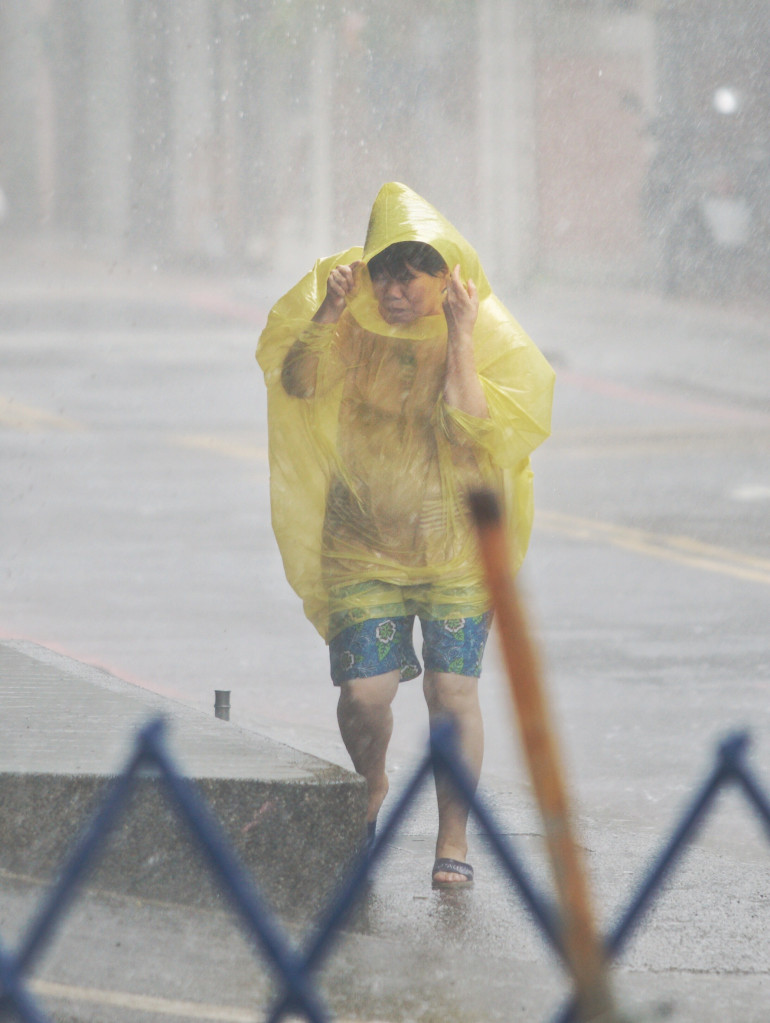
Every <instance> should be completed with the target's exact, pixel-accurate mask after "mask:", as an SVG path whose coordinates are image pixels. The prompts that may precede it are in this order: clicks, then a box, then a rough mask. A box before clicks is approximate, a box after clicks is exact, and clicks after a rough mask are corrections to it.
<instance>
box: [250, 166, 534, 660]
mask: <svg viewBox="0 0 770 1023" xmlns="http://www.w3.org/2000/svg"><path fill="white" fill-rule="evenodd" d="M403 241H421V242H426V243H428V244H429V245H431V246H433V248H435V249H436V250H437V251H438V252H439V253H440V254H441V256H442V257H443V258H444V261H445V262H446V264H447V266H448V267H449V269H450V270H451V269H452V268H453V267H455V266H456V265H457V264H458V263H459V265H460V272H461V276H462V279H463V281H467V280H468V279H469V278H471V279H473V281H474V282H475V284H476V287H477V289H478V295H479V313H478V318H477V321H476V325H475V328H474V332H473V344H474V357H475V364H476V371H477V373H478V376H479V379H480V381H481V385H482V388H483V391H484V395H485V397H486V401H487V406H488V409H489V418H484V419H479V418H476V417H474V416H470V415H467V414H466V413H464V412H462V411H460V410H459V409H456V408H452V407H451V406H450V405H448V404H447V403H446V402H445V400H444V397H443V382H444V365H445V360H446V346H447V324H446V319H445V317H444V316H443V314H442V315H438V316H426V317H423V318H422V319H419V320H417V321H416V322H414V323H411V324H408V325H391V324H389V323H387V322H386V321H385V320H384V319H383V318H382V316H381V315H380V313H379V309H378V303H377V300H376V299H375V296H374V293H373V290H372V285H371V281H370V280H369V276H368V273H367V270H366V268H365V267H364V268H363V269H362V272H361V274H360V280H359V282H358V286H357V290H356V291H355V293H354V294H353V295H352V296H351V297H349V298H348V300H347V308H346V309H345V311H344V312H343V314H342V316H341V317H340V319H339V321H338V322H337V323H336V324H325V325H321V324H316V323H312V322H311V319H312V317H313V315H314V313H315V312H316V310H317V309H318V307H319V306H320V305H321V303H322V301H323V299H324V297H325V295H326V280H327V277H328V276H329V274H330V272H331V271H332V269H333V268H334V267H335V266H338V265H342V264H350V263H352V262H353V261H355V260H361V259H362V260H363V261H364V262H365V263H366V262H368V260H370V259H371V258H372V257H373V256H375V255H377V254H378V253H379V252H382V251H383V249H385V248H387V247H388V246H389V245H392V244H394V243H395V242H403ZM298 339H301V340H302V341H303V342H304V343H305V345H306V349H305V350H306V351H307V352H309V353H312V355H313V356H316V357H317V370H316V374H315V382H314V388H313V389H312V390H311V391H310V392H309V395H308V396H306V397H294V396H291V395H289V394H288V393H287V392H286V390H285V389H284V386H283V384H282V380H281V373H282V368H283V364H284V360H285V358H286V355H287V353H288V351H289V349H290V348H291V347H292V345H293V344H294V343H295V341H297V340H298ZM257 359H258V361H259V364H260V366H261V367H262V369H263V371H264V374H265V381H266V384H267V390H268V422H269V456H270V486H271V506H272V521H273V528H274V530H275V535H276V538H277V540H278V545H279V547H280V550H281V555H282V557H283V563H284V568H285V570H286V576H287V578H288V580H289V582H290V584H291V585H292V586H293V588H294V589H295V590H296V592H297V593H298V594H299V596H300V597H301V598H302V601H303V603H304V608H305V613H306V614H307V617H308V618H309V619H310V621H311V622H312V623H313V624H314V625H315V627H316V628H317V629H318V631H319V632H320V634H321V635H322V636H323V637H324V638H325V639H326V640H327V641H328V640H329V639H331V638H332V636H333V635H334V634H335V633H336V632H339V631H340V630H341V628H343V627H344V626H345V625H346V624H348V623H349V622H350V621H357V620H362V619H364V618H380V617H387V616H388V615H389V614H391V613H393V612H392V603H391V601H392V592H393V591H392V586H393V585H396V586H399V587H408V588H409V589H408V590H407V591H406V592H408V594H409V595H410V596H413V597H415V598H416V600H417V605H418V606H423V605H429V606H430V607H432V608H434V609H437V608H438V609H441V610H440V613H435V614H429V615H428V616H429V617H451V615H452V609H460V608H462V613H463V614H480V613H481V612H483V611H485V610H486V609H487V608H488V607H489V601H488V597H487V594H486V590H485V586H484V582H483V576H482V570H481V566H480V561H479V558H478V553H477V549H476V539H475V534H474V531H473V527H472V524H471V521H470V518H469V512H468V507H467V502H466V495H467V492H468V490H469V489H471V488H473V487H474V486H478V485H480V484H484V485H487V486H492V487H493V488H494V489H495V490H496V491H497V492H498V494H499V495H500V496H501V498H502V500H503V502H504V507H505V514H506V521H507V524H508V532H509V537H510V542H511V550H512V557H513V561H514V565H513V568H514V570H515V569H517V568H518V567H519V565H520V564H521V562H522V560H523V558H524V554H525V552H526V549H527V544H528V542H529V535H530V530H531V526H532V512H533V506H532V473H531V469H530V464H529V455H530V452H531V451H533V449H534V448H536V447H537V446H538V444H540V443H541V442H542V441H543V440H544V439H545V438H546V437H547V436H548V434H549V432H550V418H551V400H552V392H553V379H554V374H553V371H552V369H551V367H550V366H549V365H548V363H547V362H546V360H545V359H544V358H543V356H542V355H541V354H540V352H539V351H538V350H537V348H536V347H535V346H534V344H533V343H532V342H531V341H530V339H529V338H528V337H527V335H526V334H525V333H524V331H523V330H522V329H521V327H520V326H519V325H518V324H517V323H516V321H515V320H514V319H513V317H512V316H511V314H510V313H509V312H508V311H507V310H506V308H505V307H504V306H503V305H502V303H501V302H500V301H499V300H498V299H497V298H496V297H495V296H494V295H493V294H492V290H491V288H490V286H489V283H488V281H487V279H486V277H485V276H484V272H483V270H482V269H481V265H480V263H479V260H478V257H477V255H476V253H475V252H474V250H473V249H472V248H471V246H470V245H469V244H468V243H467V242H466V241H465V239H464V238H463V237H462V236H461V235H460V234H459V233H458V232H457V231H456V230H455V228H454V227H452V225H451V224H450V223H449V221H447V220H446V218H444V217H443V216H442V215H441V214H440V213H438V211H437V210H435V209H434V208H433V207H432V206H431V205H430V204H429V203H427V202H426V201H425V200H424V199H421V198H420V196H418V195H416V193H414V192H413V191H411V190H410V189H409V188H407V187H406V186H404V185H400V184H398V183H390V184H387V185H385V186H383V188H382V189H381V190H380V192H379V194H378V196H377V198H376V200H375V203H374V206H373V208H372V213H371V218H370V221H369V228H368V231H367V235H366V241H365V245H364V248H363V250H362V249H361V248H360V247H357V248H352V249H348V250H347V251H346V252H341V253H338V254H337V255H335V256H330V257H328V258H326V259H322V260H319V262H317V263H316V265H315V266H314V268H313V269H312V270H311V271H310V273H309V274H307V276H305V277H304V278H303V279H302V280H301V281H300V282H299V283H298V284H297V285H296V286H295V287H294V288H292V289H291V291H289V292H288V293H287V294H286V295H285V296H284V297H283V298H282V299H280V300H279V301H278V302H277V303H276V305H275V306H274V307H273V309H272V310H271V312H270V315H269V318H268V321H267V325H266V327H265V329H264V331H263V332H262V335H261V337H260V340H259V346H258V348H257Z"/></svg>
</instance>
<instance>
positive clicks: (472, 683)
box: [423, 671, 479, 716]
mask: <svg viewBox="0 0 770 1023" xmlns="http://www.w3.org/2000/svg"><path fill="white" fill-rule="evenodd" d="M423 692H424V693H425V700H426V703H427V704H428V710H429V711H430V713H431V714H450V715H453V716H456V715H463V714H467V713H475V712H476V711H477V710H478V707H479V680H478V679H477V678H473V677H472V676H470V675H451V674H448V673H444V672H428V671H426V673H425V677H424V679H423Z"/></svg>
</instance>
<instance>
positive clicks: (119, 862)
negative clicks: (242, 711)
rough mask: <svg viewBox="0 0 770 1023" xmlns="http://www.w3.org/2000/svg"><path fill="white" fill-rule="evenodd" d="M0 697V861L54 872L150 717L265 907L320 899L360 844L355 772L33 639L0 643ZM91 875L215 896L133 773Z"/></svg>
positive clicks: (117, 886) (170, 821)
mask: <svg viewBox="0 0 770 1023" xmlns="http://www.w3.org/2000/svg"><path fill="white" fill-rule="evenodd" d="M0 700H1V701H2V707H3V713H2V718H1V719H0V866H2V867H4V868H5V869H7V870H10V871H19V872H23V873H25V874H27V875H30V874H31V875H34V876H37V877H41V878H50V877H53V876H55V875H56V873H57V872H58V870H59V869H60V868H61V866H62V864H63V862H64V859H65V857H66V855H67V853H68V850H69V849H70V848H71V847H72V845H73V843H74V841H75V840H76V838H77V836H78V834H79V833H80V831H81V829H82V828H83V827H84V825H85V824H86V823H87V822H88V821H90V819H91V817H92V815H93V813H94V812H95V811H96V809H97V808H98V806H99V805H100V802H101V800H102V799H103V797H104V794H105V792H106V789H107V787H108V785H109V783H110V780H111V779H112V778H114V777H116V776H117V775H118V774H119V773H120V772H121V771H122V769H123V767H124V765H125V764H126V762H127V759H128V757H129V755H130V753H131V750H132V747H133V743H134V741H135V737H136V734H137V732H138V731H139V730H140V729H141V728H142V727H143V726H144V725H145V724H146V723H147V721H148V720H151V719H152V718H155V717H157V716H159V715H161V716H162V717H163V718H164V719H165V721H166V722H167V726H168V746H169V751H170V753H171V755H172V757H173V759H174V761H175V763H176V765H177V766H178V769H179V770H180V773H182V774H183V775H184V776H185V777H188V778H191V779H193V780H194V781H195V782H196V784H197V786H198V789H199V791H200V793H201V794H202V795H203V797H204V799H205V800H206V802H207V803H208V805H209V807H210V808H211V810H212V811H213V812H214V814H215V815H216V817H217V818H218V820H219V822H220V824H221V825H222V826H223V828H224V830H225V832H226V834H227V835H228V837H229V838H230V841H231V842H232V844H233V846H234V848H235V850H236V852H237V853H238V855H239V857H240V858H241V861H242V862H243V863H244V864H245V865H246V867H247V868H248V869H249V871H250V872H251V874H252V875H253V877H254V879H255V881H256V883H257V886H258V888H259V890H260V892H261V893H262V894H263V895H264V896H265V897H266V899H267V901H268V902H269V903H271V904H273V906H274V907H275V908H276V909H279V910H281V911H287V912H292V913H293V912H296V911H305V910H306V911H312V910H313V909H315V908H316V907H317V906H319V905H322V904H324V903H325V901H326V900H327V899H328V896H329V895H330V893H331V892H332V891H333V890H334V888H335V886H336V884H338V882H339V877H340V875H341V873H342V871H344V869H345V867H346V866H347V865H348V864H349V862H350V860H351V858H352V857H353V856H354V855H355V854H356V852H357V850H358V847H359V843H360V840H361V836H362V833H363V830H364V823H363V822H364V817H365V809H366V796H365V787H364V784H363V781H362V779H360V778H359V777H358V776H357V775H355V774H353V773H352V772H348V771H345V770H343V769H342V768H339V767H337V766H334V765H331V764H328V763H326V762H324V761H322V760H318V759H317V758H315V757H311V756H308V755H306V754H304V753H300V752H298V751H296V750H293V749H291V748H290V747H288V746H284V745H282V744H280V743H277V742H274V741H273V740H271V739H268V738H266V737H264V736H261V735H258V734H256V733H253V732H247V731H245V730H243V729H240V728H238V727H237V726H236V725H233V724H231V723H229V722H225V721H220V720H218V719H217V718H215V717H214V716H213V715H212V716H211V717H208V716H207V715H205V714H203V713H202V712H200V711H197V710H195V709H193V708H189V707H186V706H184V705H182V704H176V703H173V702H172V701H171V700H168V699H165V698H163V697H160V696H157V695H156V694H154V693H150V692H147V691H146V690H143V689H141V688H139V687H138V686H134V685H130V684H129V683H127V682H123V681H122V680H120V679H118V678H115V677H114V676H112V675H109V674H107V673H106V672H104V671H101V670H99V669H96V668H92V667H90V666H87V665H84V664H81V663H79V662H77V661H74V660H72V659H70V658H67V657H63V656H62V655H60V654H56V653H54V652H52V651H50V650H47V649H45V648H43V647H39V646H36V645H35V644H32V643H26V642H9V641H5V642H2V643H0ZM309 835H312V843H308V836H309ZM89 884H93V885H95V886H97V887H99V888H106V889H109V890H112V891H116V892H121V893H124V894H130V895H140V896H143V897H149V898H162V899H164V900H166V901H172V902H178V903H182V904H188V905H201V906H212V905H218V904H221V902H222V899H223V896H222V894H221V892H220V891H219V889H218V886H217V885H216V884H215V883H214V882H213V881H212V879H211V878H210V876H209V873H208V870H207V868H206V866H205V864H204V862H203V859H202V856H201V854H200V852H199V850H198V849H196V848H195V847H194V845H193V844H192V843H191V842H190V838H189V834H188V829H187V828H186V827H185V826H184V824H181V823H180V821H179V820H178V818H177V817H176V815H175V814H174V813H173V812H172V811H171V809H170V807H169V804H168V802H167V800H166V797H165V794H164V793H163V792H162V791H161V788H160V783H159V781H158V779H157V778H153V777H147V778H142V779H140V781H139V782H138V784H137V787H136V790H135V792H134V794H133V796H132V798H131V801H130V806H129V807H128V809H127V812H126V813H125V814H124V815H123V817H122V819H121V822H120V825H119V827H118V828H117V829H116V831H115V833H114V834H112V835H111V836H110V838H109V840H108V842H107V843H106V845H105V847H104V849H103V852H102V854H101V856H100V859H99V863H98V865H97V866H96V867H95V869H94V871H93V873H92V874H91V876H90V878H89Z"/></svg>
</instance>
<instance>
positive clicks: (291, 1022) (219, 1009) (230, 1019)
mask: <svg viewBox="0 0 770 1023" xmlns="http://www.w3.org/2000/svg"><path fill="white" fill-rule="evenodd" d="M29 987H30V990H31V991H32V992H33V993H34V994H36V995H39V996H40V997H41V998H51V999H53V1000H57V999H58V1000H60V1001H67V1002H81V1003H83V1002H86V1003H88V1004H89V1005H101V1006H105V1007H107V1008H110V1009H130V1010H133V1011H135V1012H151V1013H155V1014H156V1015H159V1016H161V1015H162V1016H178V1017H180V1018H183V1019H201V1020H211V1021H212V1023H262V1020H264V1019H265V1018H266V1016H267V1013H264V1014H263V1015H260V1016H258V1015H255V1013H254V1012H253V1010H251V1009H243V1008H239V1007H237V1006H228V1005H208V1004H206V1003H205V1002H188V1001H182V1000H180V999H176V998H161V997H156V996H154V995H135V994H131V993H129V992H127V991H110V990H106V989H104V988H93V987H77V986H75V985H73V984H58V983H56V982H55V981H50V980H32V981H30V983H29ZM284 1019H285V1020H287V1023H298V1021H299V1020H300V1019H304V1017H299V1016H284ZM340 1023H344V1021H340ZM372 1023H375V1021H372Z"/></svg>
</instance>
